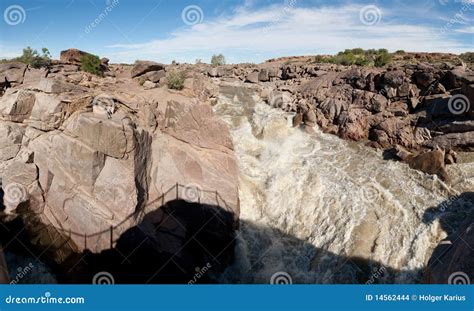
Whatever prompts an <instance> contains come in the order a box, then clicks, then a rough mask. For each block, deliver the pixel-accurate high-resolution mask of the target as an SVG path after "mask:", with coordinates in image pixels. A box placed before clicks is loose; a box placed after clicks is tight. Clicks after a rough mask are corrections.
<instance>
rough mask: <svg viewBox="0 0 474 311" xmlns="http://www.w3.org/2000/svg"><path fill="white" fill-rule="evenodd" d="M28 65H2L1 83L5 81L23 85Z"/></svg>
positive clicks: (0, 72) (0, 68) (0, 65)
mask: <svg viewBox="0 0 474 311" xmlns="http://www.w3.org/2000/svg"><path fill="white" fill-rule="evenodd" d="M25 70H26V65H25V64H23V63H5V64H0V83H3V82H4V81H8V82H15V83H22V82H23V76H24V75H25Z"/></svg>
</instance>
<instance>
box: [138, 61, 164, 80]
mask: <svg viewBox="0 0 474 311" xmlns="http://www.w3.org/2000/svg"><path fill="white" fill-rule="evenodd" d="M164 69H165V65H163V64H160V63H156V62H152V61H143V60H139V61H136V62H135V64H134V65H133V68H132V71H131V75H132V78H135V77H138V76H141V75H143V74H145V73H147V72H150V71H160V70H164Z"/></svg>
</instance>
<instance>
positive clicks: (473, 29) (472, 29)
mask: <svg viewBox="0 0 474 311" xmlns="http://www.w3.org/2000/svg"><path fill="white" fill-rule="evenodd" d="M455 31H456V32H460V33H474V26H470V27H464V28H459V29H456V30H455Z"/></svg>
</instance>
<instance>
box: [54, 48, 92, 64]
mask: <svg viewBox="0 0 474 311" xmlns="http://www.w3.org/2000/svg"><path fill="white" fill-rule="evenodd" d="M87 54H89V53H87V52H84V51H81V50H78V49H68V50H65V51H61V54H60V56H59V59H60V61H61V62H64V63H70V64H81V57H82V56H84V55H87Z"/></svg>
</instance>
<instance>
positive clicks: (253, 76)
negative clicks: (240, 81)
mask: <svg viewBox="0 0 474 311" xmlns="http://www.w3.org/2000/svg"><path fill="white" fill-rule="evenodd" d="M245 82H249V83H258V82H259V72H258V71H253V72H251V73H249V74H248V75H247V77H246V78H245Z"/></svg>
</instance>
